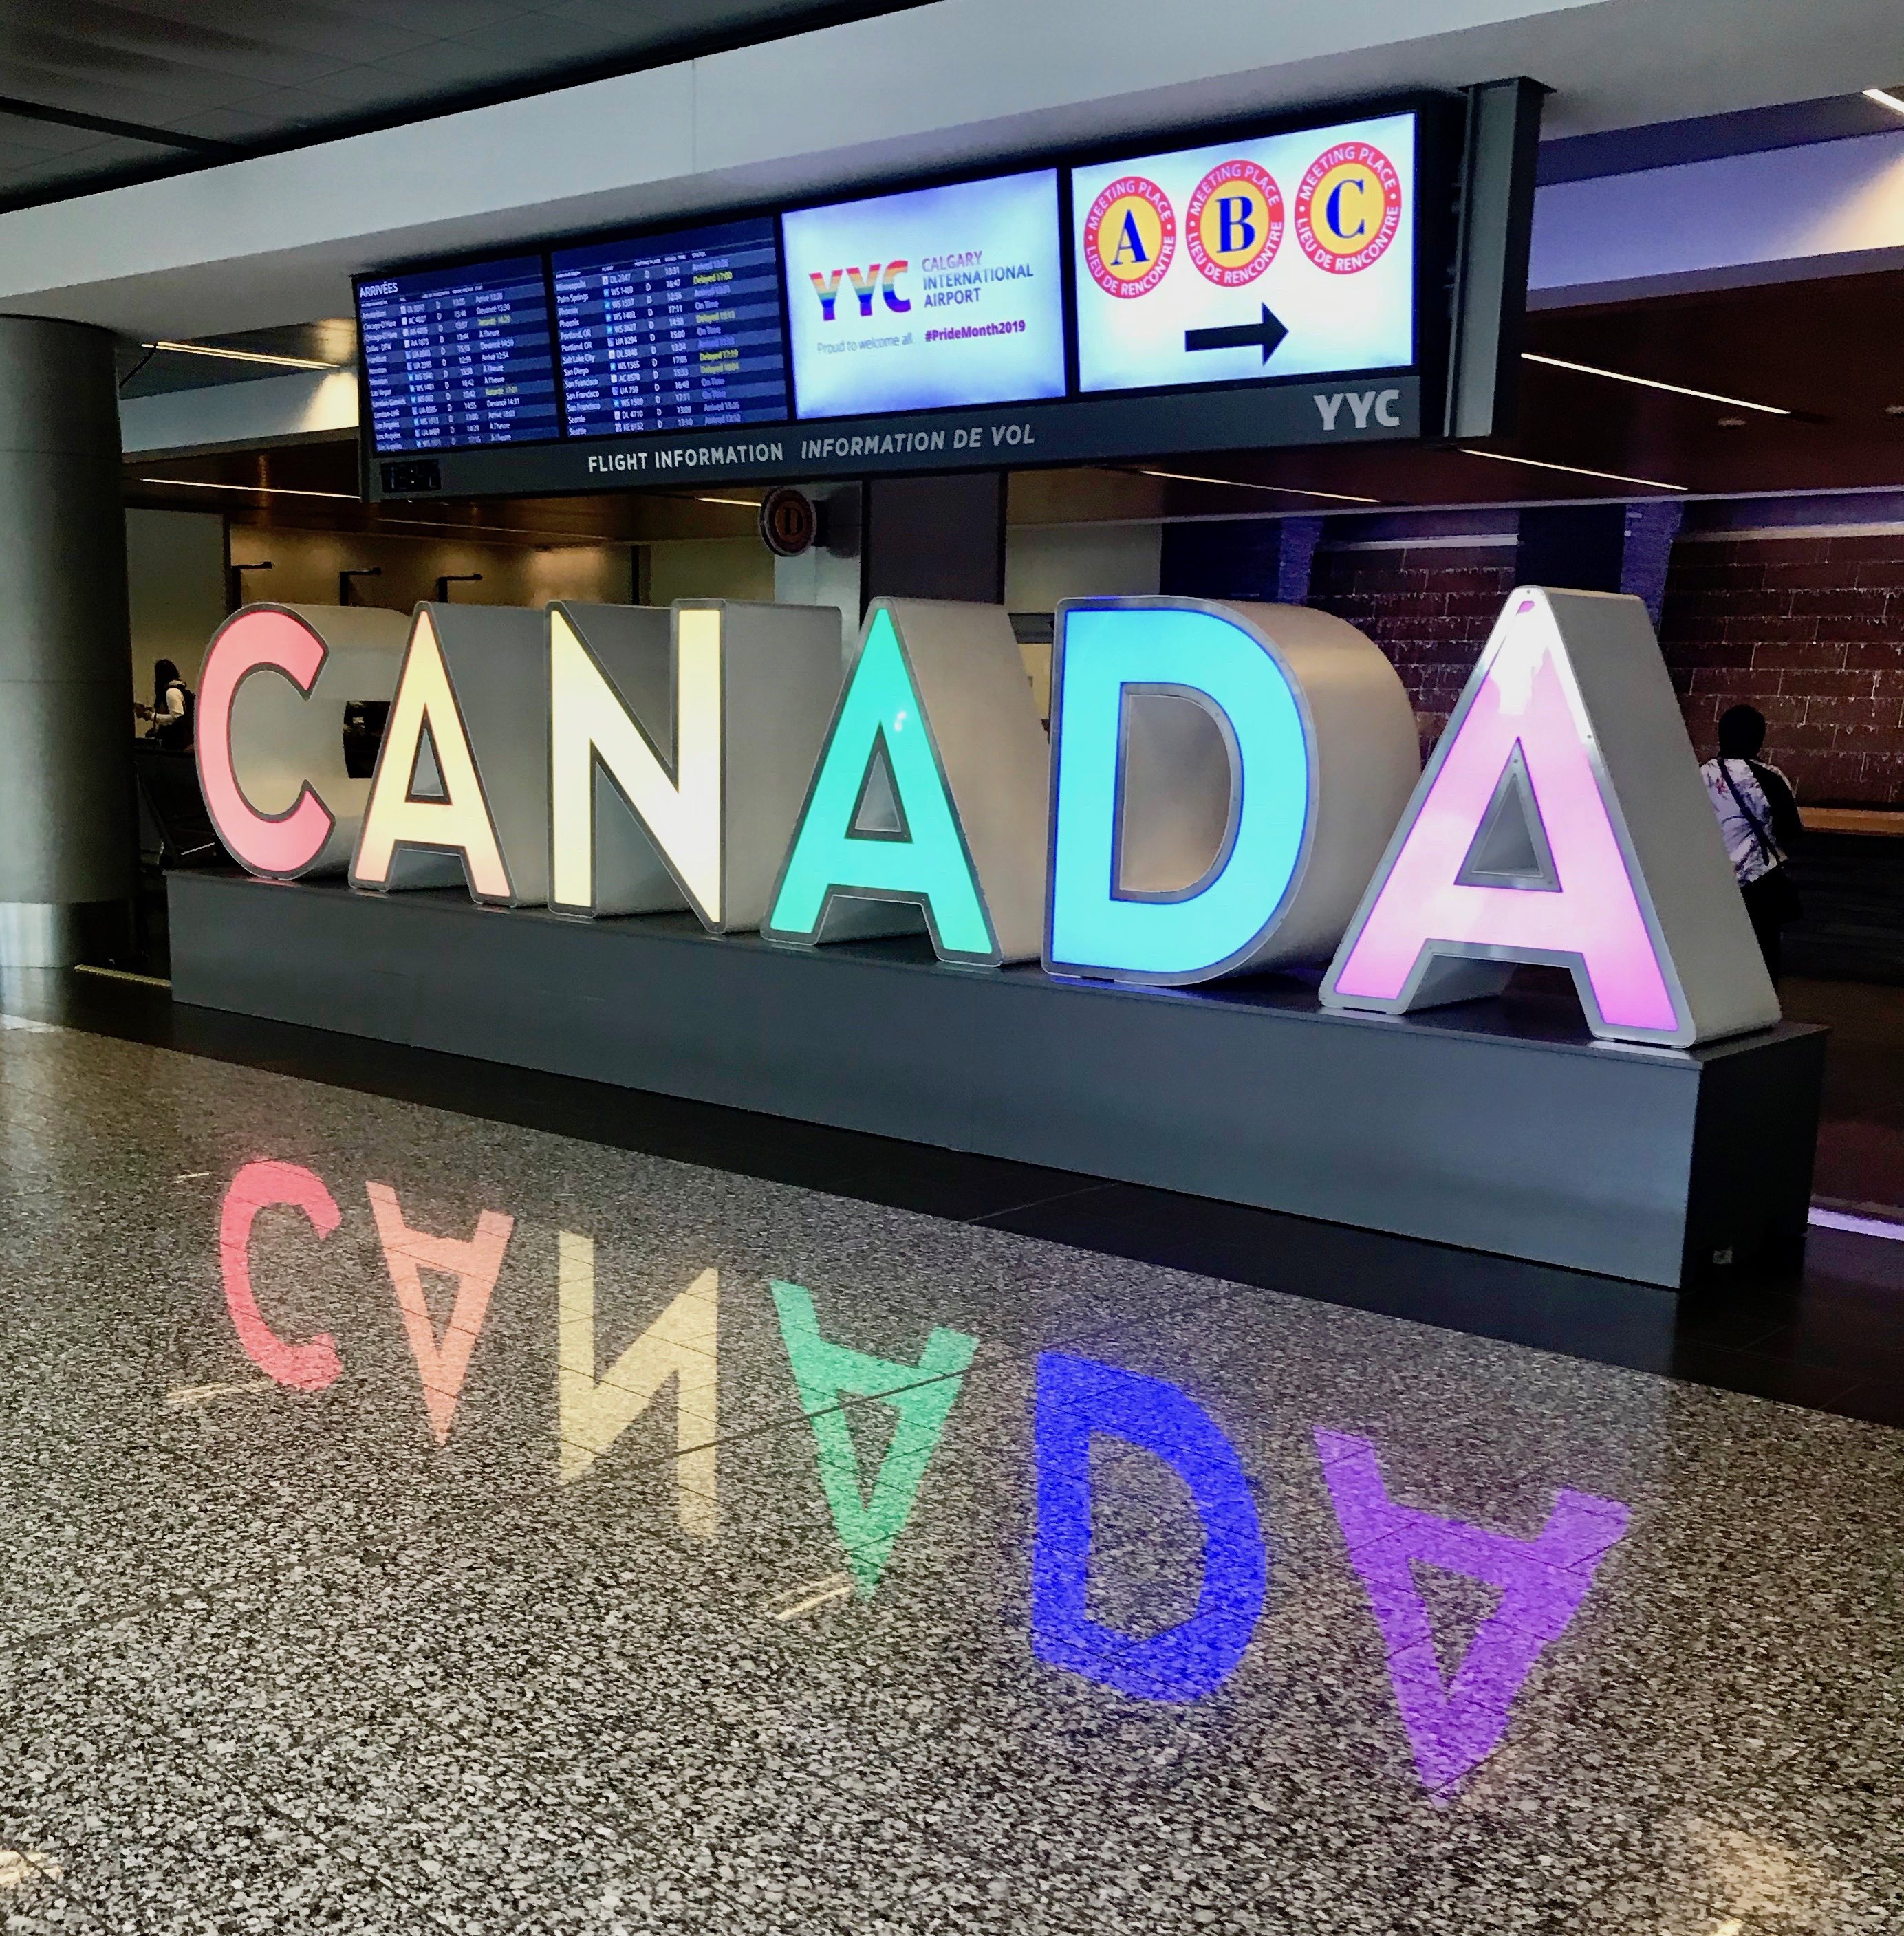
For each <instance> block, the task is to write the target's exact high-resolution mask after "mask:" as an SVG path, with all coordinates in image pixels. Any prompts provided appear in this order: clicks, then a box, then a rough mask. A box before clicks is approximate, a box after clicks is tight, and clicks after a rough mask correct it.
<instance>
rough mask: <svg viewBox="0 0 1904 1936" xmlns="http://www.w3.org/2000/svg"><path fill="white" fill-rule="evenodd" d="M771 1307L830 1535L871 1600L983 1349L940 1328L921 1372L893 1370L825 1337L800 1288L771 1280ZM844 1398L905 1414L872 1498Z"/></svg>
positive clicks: (883, 1361)
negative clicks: (862, 1480)
mask: <svg viewBox="0 0 1904 1936" xmlns="http://www.w3.org/2000/svg"><path fill="white" fill-rule="evenodd" d="M773 1304H774V1308H775V1309H776V1311H779V1315H780V1336H781V1337H782V1339H784V1340H785V1342H786V1348H787V1357H788V1360H789V1362H790V1363H792V1366H793V1379H794V1383H795V1385H797V1386H798V1387H799V1390H800V1402H801V1407H802V1408H803V1409H804V1411H805V1412H806V1414H807V1423H808V1424H809V1425H810V1426H812V1427H813V1439H814V1445H815V1449H816V1453H817V1454H818V1456H819V1466H820V1485H821V1487H822V1490H824V1491H825V1494H826V1503H827V1509H828V1511H829V1512H831V1514H832V1515H833V1528H834V1531H835V1532H837V1533H838V1535H840V1544H841V1545H842V1546H843V1547H845V1548H846V1564H847V1565H848V1566H849V1567H850V1568H852V1576H853V1581H854V1584H855V1585H856V1586H857V1587H858V1589H859V1596H860V1598H861V1599H863V1600H870V1599H871V1598H872V1597H873V1590H874V1589H875V1588H876V1587H878V1585H879V1576H880V1575H882V1573H884V1572H885V1567H886V1562H887V1560H888V1559H890V1558H891V1556H892V1549H893V1546H894V1542H895V1541H897V1540H898V1538H899V1535H901V1533H902V1532H904V1531H905V1529H906V1523H907V1520H910V1518H911V1517H912V1516H913V1503H914V1502H915V1501H916V1499H918V1497H919V1481H921V1480H922V1479H923V1478H925V1469H926V1467H927V1466H928V1465H930V1464H931V1463H932V1454H933V1452H934V1450H935V1449H936V1448H937V1445H938V1443H939V1435H940V1432H943V1430H944V1429H945V1426H946V1417H947V1415H948V1414H949V1413H950V1412H951V1411H952V1406H953V1405H955V1403H956V1402H957V1401H958V1394H959V1390H960V1387H961V1386H962V1385H963V1384H964V1382H965V1368H966V1366H968V1365H969V1364H970V1363H971V1362H972V1354H973V1352H974V1351H976V1350H977V1349H978V1348H979V1341H978V1340H977V1339H976V1338H974V1337H972V1336H970V1335H969V1334H968V1333H966V1332H964V1331H949V1330H947V1329H946V1328H945V1326H943V1325H934V1326H933V1329H932V1334H931V1336H930V1337H928V1339H926V1341H925V1350H924V1351H922V1352H921V1353H920V1354H919V1363H917V1364H916V1365H904V1364H895V1363H893V1362H892V1361H891V1360H889V1359H886V1358H876V1357H873V1356H871V1355H870V1354H869V1353H867V1352H864V1351H854V1350H853V1349H852V1348H851V1346H849V1345H835V1344H832V1343H830V1342H828V1340H827V1339H825V1338H822V1336H820V1326H819V1317H818V1316H817V1315H816V1313H815V1311H814V1309H813V1295H812V1293H810V1292H809V1291H808V1290H806V1289H805V1288H804V1286H802V1285H800V1284H782V1283H780V1282H779V1281H778V1280H777V1279H776V1280H775V1281H774V1284H773ZM844 1392H850V1393H852V1395H853V1396H855V1397H856V1398H876V1399H879V1400H881V1401H882V1402H883V1403H885V1404H887V1405H891V1407H892V1408H893V1409H894V1411H897V1412H898V1414H899V1420H898V1423H897V1424H896V1425H894V1427H893V1431H892V1442H891V1444H889V1445H888V1446H887V1447H886V1456H885V1458H884V1459H882V1460H881V1461H880V1462H879V1477H878V1478H876V1480H874V1481H873V1493H872V1496H871V1498H870V1499H865V1498H863V1497H862V1496H861V1491H860V1484H859V1455H858V1453H857V1452H856V1451H855V1450H854V1449H853V1435H852V1426H851V1425H850V1424H849V1423H848V1420H847V1417H846V1410H845V1408H844V1407H843V1405H841V1403H840V1394H841V1393H844Z"/></svg>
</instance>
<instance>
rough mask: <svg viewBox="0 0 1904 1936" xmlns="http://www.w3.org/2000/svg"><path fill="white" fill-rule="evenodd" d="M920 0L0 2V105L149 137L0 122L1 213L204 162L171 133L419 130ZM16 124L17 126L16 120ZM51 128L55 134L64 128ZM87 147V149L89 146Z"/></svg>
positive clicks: (268, 141)
mask: <svg viewBox="0 0 1904 1936" xmlns="http://www.w3.org/2000/svg"><path fill="white" fill-rule="evenodd" d="M922 4H925V0H617V4H616V5H600V4H593V0H589V4H578V0H555V4H549V5H539V6H538V5H525V4H522V0H374V4H371V0H362V3H361V4H360V0H326V4H313V0H275V4H274V3H273V0H67V4H64V5H61V6H60V7H59V8H51V7H49V6H47V5H46V4H45V0H0V97H5V98H7V99H8V100H11V101H15V102H18V103H20V104H29V103H30V104H32V105H33V106H34V107H38V108H39V109H41V110H45V111H46V112H47V113H50V114H53V115H54V116H57V115H59V114H60V113H74V114H81V115H91V116H100V117H103V118H104V119H109V120H112V121H115V122H120V123H128V124H131V125H132V126H135V127H137V128H139V129H145V130H147V131H149V132H150V135H151V136H152V142H151V144H150V145H146V144H138V145H134V144H127V145H126V146H125V147H123V149H121V150H119V151H117V152H110V151H107V150H104V149H103V148H100V147H86V148H77V147H75V148H73V149H72V150H71V151H70V152H71V154H72V156H73V163H72V166H71V168H70V169H66V170H62V169H61V168H59V166H57V165H56V164H55V163H54V162H53V160H52V159H50V158H51V157H53V156H56V155H57V154H58V153H60V152H61V150H60V149H59V147H56V145H55V144H52V143H51V142H49V143H47V144H46V145H45V146H44V147H43V148H41V149H40V150H38V152H37V153H31V154H29V155H27V156H20V155H18V154H16V153H10V152H8V144H11V146H12V147H24V148H26V149H29V150H32V149H33V147H34V144H33V143H32V141H29V140H28V139H26V138H25V137H23V136H17V135H14V133H13V132H12V128H11V123H12V122H13V121H14V119H18V118H19V117H17V116H7V117H5V123H4V124H0V205H14V204H18V203H19V202H20V201H23V200H28V199H37V200H44V199H46V198H47V189H49V187H52V186H65V187H67V188H69V189H71V191H72V192H83V191H85V190H88V189H92V188H93V187H95V186H98V178H99V177H100V175H101V173H102V172H110V171H123V172H126V173H128V174H131V173H133V172H150V171H152V170H153V169H154V168H162V167H172V168H180V167H186V166H191V165H200V166H202V165H204V160H205V158H204V157H203V156H192V155H189V153H186V152H185V151H183V150H178V149H176V148H168V147H166V146H165V136H167V135H196V136H198V137H200V138H205V139H211V140H219V141H232V142H234V143H236V144H238V145H239V146H240V147H243V148H244V149H247V150H251V149H258V148H264V147H271V146H273V145H276V144H282V143H283V142H286V141H297V140H300V139H309V138H311V137H313V136H320V135H331V134H343V133H346V132H351V131H352V130H353V129H359V128H362V127H364V126H370V125H375V124H380V123H386V122H390V121H400V120H405V119H418V118H421V117H422V116H427V115H429V114H431V113H443V112H445V111H447V110H449V109H450V108H453V107H456V106H457V105H459V104H462V103H464V102H467V101H472V100H474V99H477V98H495V97H497V96H498V95H504V94H507V93H511V92H517V93H526V92H534V91H535V90H536V89H538V88H541V87H548V86H558V85H561V84H563V83H566V82H568V81H572V80H580V79H583V78H586V77H589V76H590V75H592V74H600V73H607V72H615V71H625V70H628V69H630V68H637V67H640V66H642V65H646V64H648V63H650V62H656V61H661V60H666V59H671V58H675V57H677V56H680V54H682V53H686V52H688V51H690V50H696V49H701V48H706V47H714V46H732V45H740V44H745V43H746V42H749V41H756V40H761V39H764V38H771V37H772V36H773V35H776V34H779V33H784V32H795V31H798V30H799V29H801V28H802V27H803V26H817V25H819V24H822V23H825V22H827V21H830V20H837V19H839V18H841V17H843V16H846V15H849V14H852V15H860V14H875V13H888V12H896V11H901V10H902V9H903V8H905V7H907V6H912V5H922ZM23 125H27V124H26V123H23ZM43 125H45V126H48V127H51V126H55V125H56V123H44V124H43ZM97 140H98V137H97V136H96V135H95V136H93V137H92V141H95V143H96V141H97Z"/></svg>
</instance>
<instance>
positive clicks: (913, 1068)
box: [168, 874, 1825, 1285]
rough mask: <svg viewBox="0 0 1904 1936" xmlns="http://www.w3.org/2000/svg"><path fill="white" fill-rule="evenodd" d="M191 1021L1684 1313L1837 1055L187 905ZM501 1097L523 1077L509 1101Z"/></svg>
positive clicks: (696, 943)
mask: <svg viewBox="0 0 1904 1936" xmlns="http://www.w3.org/2000/svg"><path fill="white" fill-rule="evenodd" d="M168 887H169V892H170V898H171V943H172V974H173V991H174V996H175V997H176V999H177V1000H180V1001H182V1002H186V1003H195V1004H198V1005H199V1006H204V1007H207V1008H214V1009H232V1010H235V1011H237V1012H240V1013H241V1014H246V1015H263V1016H268V1017H271V1018H274V1019H275V1020H278V1021H288V1022H295V1023H301V1024H304V1025H305V1026H307V1027H313V1028H321V1029H333V1030H342V1031H344V1032H345V1033H350V1034H355V1035H360V1036H370V1037H372V1038H374V1039H378V1040H380V1041H386V1042H407V1043H411V1044H414V1045H417V1046H419V1047H423V1048H434V1049H442V1050H446V1051H452V1052H453V1053H455V1054H462V1055H469V1056H477V1057H486V1058H488V1059H489V1060H493V1061H495V1062H498V1063H507V1064H513V1065H515V1066H519V1067H523V1068H528V1069H546V1070H549V1071H551V1072H554V1073H556V1074H558V1075H574V1076H580V1077H585V1078H589V1079H592V1080H595V1081H607V1082H614V1083H619V1084H624V1085H625V1086H626V1087H630V1088H636V1089H647V1090H654V1091H660V1092H661V1093H663V1094H667V1095H674V1096H684V1097H693V1098H695V1099H696V1100H701V1101H704V1102H710V1103H725V1104H728V1105H730V1106H734V1107H737V1108H740V1109H755V1110H760V1111H764V1112H767V1113H769V1114H772V1115H782V1116H790V1117H795V1118H801V1119H803V1120H804V1121H810V1122H816V1123H827V1124H835V1125H837V1126H839V1127H844V1128H850V1129H856V1130H870V1131H873V1132H874V1133H877V1134H879V1135H882V1136H896V1137H901V1138H904V1139H907V1140H909V1141H911V1142H923V1143H933V1144H937V1145H941V1146H942V1147H944V1148H952V1149H961V1150H972V1151H979V1152H981V1153H982V1154H987V1155H991V1156H998V1157H1011V1158H1015V1159H1016V1160H1019V1161H1022V1162H1026V1163H1043V1164H1048V1165H1051V1166H1055V1167H1057V1168H1059V1169H1070V1170H1074V1171H1081V1172H1085V1173H1087V1174H1089V1175H1096V1176H1103V1177H1109V1178H1116V1179H1118V1180H1121V1181H1126V1182H1132V1183H1141V1184H1152V1185H1155V1186H1157V1187H1161V1188H1164V1189H1167V1190H1185V1191H1188V1192H1190V1193H1193V1194H1195V1195H1198V1196H1209V1197H1215V1198H1220V1199H1228V1200H1230V1201H1232V1202H1239V1203H1249V1204H1255V1205H1259V1206H1261V1207H1263V1208H1268V1209H1273V1210H1279V1211H1285V1212H1292V1213H1294V1214H1295V1215H1299V1216H1304V1217H1315V1218H1324V1219H1327V1220H1328V1221H1331V1222H1335V1223H1341V1224H1355V1225H1358V1226H1361V1227H1364V1228H1367V1229H1372V1230H1388V1231H1394V1232H1397V1233H1401V1234H1403V1235H1404V1236H1413V1237H1423V1238H1428V1239H1433V1240H1434V1241H1436V1242H1441V1243H1445V1244H1454V1245H1463V1246H1465V1247H1467V1248H1470V1249H1474V1250H1481V1251H1494V1252H1498V1253H1500V1254H1503V1255H1506V1256H1509V1257H1527V1258H1531V1259H1534V1260H1538V1261H1540V1262H1542V1263H1554V1264H1561V1265H1566V1266H1571V1267H1573V1268H1574V1269H1583V1270H1589V1271H1597V1272H1603V1273H1605V1274H1606V1275H1611V1276H1615V1277H1622V1278H1634V1279H1638V1280H1639V1281H1644V1282H1647V1283H1651V1284H1670V1285H1678V1284H1686V1283H1689V1282H1691V1281H1696V1280H1697V1279H1700V1278H1704V1277H1707V1276H1709V1275H1715V1274H1716V1275H1722V1276H1723V1275H1727V1274H1730V1272H1733V1271H1736V1270H1739V1269H1746V1268H1749V1267H1751V1266H1754V1264H1755V1263H1763V1262H1766V1261H1770V1262H1773V1263H1783V1264H1790V1263H1796V1262H1797V1259H1798V1257H1800V1254H1802V1250H1803V1242H1804V1236H1805V1230H1806V1215H1807V1212H1808V1211H1809V1202H1810V1195H1811V1178H1812V1148H1813V1145H1814V1143H1815V1139H1816V1136H1817V1129H1818V1104H1819V1094H1820V1088H1821V1083H1822V1080H1823V1075H1824V1043H1825V1034H1824V1030H1820V1029H1815V1028H1811V1027H1800V1026H1796V1025H1794V1024H1785V1025H1784V1026H1782V1027H1779V1028H1777V1029H1773V1030H1767V1031H1766V1032H1765V1033H1763V1034H1761V1035H1757V1036H1748V1037H1745V1038H1743V1039H1740V1040H1739V1041H1736V1042H1722V1043H1719V1044H1718V1045H1715V1046H1714V1047H1712V1048H1707V1049H1702V1050H1696V1051H1692V1052H1691V1053H1686V1052H1682V1051H1678V1050H1674V1049H1663V1048H1624V1047H1613V1046H1603V1045H1599V1044H1596V1043H1594V1042H1591V1041H1590V1040H1589V1039H1587V1037H1586V1036H1585V1032H1584V1030H1582V1028H1581V1027H1579V1024H1578V1021H1577V1019H1576V1018H1571V1017H1570V1016H1568V1015H1566V1013H1565V1012H1560V1013H1559V1014H1557V1015H1546V1014H1545V1012H1542V1005H1539V1004H1533V1005H1526V1006H1520V1007H1516V1006H1514V1005H1512V1004H1507V1003H1471V1004H1468V1005H1466V1006H1463V1007H1461V1008H1457V1009H1442V1010H1440V1011H1439V1012H1436V1013H1434V1014H1433V1015H1429V1016H1427V1017H1424V1018H1420V1019H1403V1020H1392V1021H1391V1020H1388V1019H1383V1018H1364V1017H1356V1016H1343V1015H1330V1014H1327V1013H1325V1012H1323V1011H1322V1010H1321V1009H1318V1006H1316V1003H1315V998H1314V997H1313V995H1312V994H1310V993H1309V991H1308V990H1307V989H1306V988H1305V987H1303V986H1302V985H1300V984H1297V983H1294V982H1288V981H1286V980H1282V981H1276V980H1271V979H1268V978H1265V979H1264V980H1262V981H1261V982H1256V983H1253V984H1247V985H1240V986H1239V985H1228V986H1224V987H1221V988H1218V989H1215V990H1214V991H1206V992H1199V991H1184V990H1179V989H1169V990H1164V989H1134V988H1110V987H1107V986H1103V985H1084V984H1079V983H1070V982H1057V981H1053V980H1052V979H1049V978H1048V977H1046V976H1044V975H1043V974H1042V973H1040V972H1039V971H1038V970H1036V969H1013V970H1006V971H1005V972H1003V973H997V972H975V971H970V970H960V969H954V968H946V967H943V966H940V964H939V963H937V962H936V961H934V960H932V959H931V955H930V953H929V951H928V948H927V946H926V944H925V942H924V941H923V940H921V941H919V942H917V943H912V942H865V943H861V944H858V945H852V946H845V947H838V948H827V949H822V950H802V949H793V948H776V947H773V946H771V945H768V944H767V943H766V942H762V941H760V940H758V939H756V938H755V937H753V936H728V937H725V938H722V939H715V938H713V937H712V936H708V935H707V934H704V933H702V932H701V930H700V928H699V927H697V926H696V925H695V924H694V923H693V922H692V921H690V920H689V919H688V918H686V917H685V916H682V917H674V916H659V917H650V918H640V919H631V920H622V921H601V922H597V923H595V924H589V923H586V922H578V921H568V920H564V919H562V918H559V917H557V916H555V915H549V914H546V913H540V912H522V911H518V912H513V913H510V912H501V911H498V910H495V909H479V908H477V907H476V906H474V905H473V904H472V903H471V902H470V901H469V900H468V898H467V897H465V896H463V895H462V894H434V893H432V894H392V895H389V896H387V897H379V896H376V895H369V894H355V893H353V892H352V891H350V890H349V889H347V888H344V887H342V886H334V885H302V886H295V887H285V886H279V885H271V884H268V883H265V882H258V881H254V880H252V879H249V878H247V877H246V876H238V875H210V874H174V875H172V876H171V877H170V879H169V882H168ZM497 1079H498V1081H503V1080H504V1079H506V1078H504V1077H502V1076H501V1075H498V1078H497Z"/></svg>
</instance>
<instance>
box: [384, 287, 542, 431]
mask: <svg viewBox="0 0 1904 1936" xmlns="http://www.w3.org/2000/svg"><path fill="white" fill-rule="evenodd" d="M357 333H358V340H359V345H360V354H361V356H362V367H363V374H364V389H365V395H366V398H367V399H368V404H369V415H370V424H371V437H372V440H373V441H374V444H375V446H376V449H377V451H378V452H379V453H380V455H382V454H388V453H389V452H399V451H423V450H450V449H459V448H462V447H465V446H471V445H479V444H496V443H535V442H537V441H539V440H542V439H543V438H546V437H555V436H557V435H558V434H559V432H560V424H559V422H558V413H557V410H556V404H555V348H554V345H553V343H552V341H551V340H550V337H549V299H548V292H547V289H546V285H545V283H544V282H543V273H542V258H541V257H540V256H513V257H510V258H509V259H507V260H504V261H500V262H477V263H472V264H470V265H466V266H464V267H461V268H448V269H434V270H426V271H419V273H417V274H413V275H402V276H386V277H381V278H378V279H374V280H368V281H365V282H361V283H359V284H358V285H357Z"/></svg>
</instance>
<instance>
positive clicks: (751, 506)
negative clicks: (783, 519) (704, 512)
mask: <svg viewBox="0 0 1904 1936" xmlns="http://www.w3.org/2000/svg"><path fill="white" fill-rule="evenodd" d="M695 503H696V504H736V505H738V506H739V507H740V509H741V510H743V511H758V510H759V509H760V507H759V505H758V504H756V503H755V501H754V500H753V499H752V498H696V499H695Z"/></svg>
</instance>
